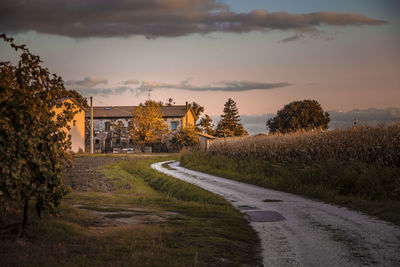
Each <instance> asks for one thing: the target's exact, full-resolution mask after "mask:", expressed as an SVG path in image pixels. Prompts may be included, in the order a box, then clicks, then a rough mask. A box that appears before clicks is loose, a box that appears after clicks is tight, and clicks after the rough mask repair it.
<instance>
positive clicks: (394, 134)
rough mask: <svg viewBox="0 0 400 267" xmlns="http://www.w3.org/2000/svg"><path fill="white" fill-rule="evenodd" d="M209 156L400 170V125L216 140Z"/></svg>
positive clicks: (211, 146)
mask: <svg viewBox="0 0 400 267" xmlns="http://www.w3.org/2000/svg"><path fill="white" fill-rule="evenodd" d="M209 153H211V154H213V155H225V156H228V157H239V158H253V159H262V160H264V161H276V162H297V163H311V162H315V161H320V160H337V161H358V162H364V163H368V164H371V163H379V164H382V165H385V166H390V167H400V123H398V124H392V125H389V126H384V125H381V126H378V127H371V126H361V127H357V128H354V129H346V130H333V131H328V132H300V133H293V134H284V135H282V134H276V135H265V136H254V137H239V138H227V139H217V140H215V141H214V142H212V143H211V145H210V150H209Z"/></svg>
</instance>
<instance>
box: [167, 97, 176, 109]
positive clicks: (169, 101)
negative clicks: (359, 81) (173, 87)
mask: <svg viewBox="0 0 400 267" xmlns="http://www.w3.org/2000/svg"><path fill="white" fill-rule="evenodd" d="M167 102H168V103H167V104H166V106H167V107H171V106H172V105H174V104H175V101H174V99H173V98H171V97H170V98H168V101H167Z"/></svg>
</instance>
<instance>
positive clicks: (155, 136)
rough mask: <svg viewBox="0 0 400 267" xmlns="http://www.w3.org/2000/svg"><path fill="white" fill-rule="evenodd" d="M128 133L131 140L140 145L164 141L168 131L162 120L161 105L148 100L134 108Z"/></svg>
mask: <svg viewBox="0 0 400 267" xmlns="http://www.w3.org/2000/svg"><path fill="white" fill-rule="evenodd" d="M129 131H130V134H131V135H132V139H133V140H134V141H136V142H138V143H140V144H147V145H148V144H152V143H157V142H161V141H162V140H164V138H165V135H166V134H167V133H168V132H169V130H168V127H167V125H166V124H165V122H164V120H163V113H162V112H161V103H157V102H155V101H152V100H148V101H146V102H145V103H144V104H141V105H139V106H138V107H136V109H135V111H134V114H132V118H131V125H130V129H129Z"/></svg>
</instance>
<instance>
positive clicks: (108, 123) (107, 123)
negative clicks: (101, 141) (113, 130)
mask: <svg viewBox="0 0 400 267" xmlns="http://www.w3.org/2000/svg"><path fill="white" fill-rule="evenodd" d="M104 126H105V128H106V130H105V131H106V132H109V131H110V126H111V123H110V122H109V121H106V123H105V124H104Z"/></svg>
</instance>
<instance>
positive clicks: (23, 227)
mask: <svg viewBox="0 0 400 267" xmlns="http://www.w3.org/2000/svg"><path fill="white" fill-rule="evenodd" d="M28 202H29V201H28V198H25V203H24V219H23V220H22V230H25V227H26V224H27V223H28V204H29V203H28Z"/></svg>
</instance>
